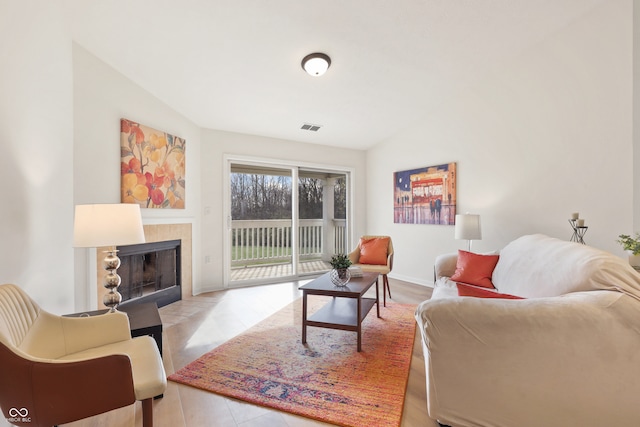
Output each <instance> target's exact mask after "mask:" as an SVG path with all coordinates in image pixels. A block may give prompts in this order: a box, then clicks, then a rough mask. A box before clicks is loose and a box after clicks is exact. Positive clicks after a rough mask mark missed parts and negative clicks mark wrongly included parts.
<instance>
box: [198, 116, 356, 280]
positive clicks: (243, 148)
mask: <svg viewBox="0 0 640 427" xmlns="http://www.w3.org/2000/svg"><path fill="white" fill-rule="evenodd" d="M265 108H268V106H265ZM225 154H227V155H240V156H250V157H255V158H262V159H280V160H285V161H288V162H300V164H304V165H308V164H317V165H335V166H342V167H347V168H352V169H353V170H354V177H353V178H354V179H355V181H354V182H355V194H353V195H352V197H353V201H354V210H355V212H356V215H355V217H354V221H353V223H354V224H353V226H354V235H355V236H359V235H360V234H364V233H365V232H366V230H365V227H364V225H365V222H366V210H365V207H366V205H365V198H364V195H365V189H366V183H365V176H366V166H365V152H364V151H360V150H347V149H340V148H335V147H326V146H321V145H314V144H302V143H297V142H292V141H286V140H281V139H273V138H266V137H261V136H254V135H243V134H238V133H231V132H223V131H216V130H206V131H204V132H203V139H202V159H203V164H202V175H201V179H202V206H203V209H206V212H209V213H207V214H205V215H204V216H203V218H202V257H203V259H204V257H205V256H210V257H211V259H212V260H213V262H212V263H210V264H205V265H203V268H202V283H201V285H202V287H201V288H200V291H206V290H212V289H220V288H221V287H222V286H223V285H224V283H223V279H224V271H223V268H224V266H223V261H222V260H223V259H224V257H223V249H224V246H223V243H224V242H223V239H224V235H223V233H224V232H225V230H226V227H225V221H224V212H223V181H224V170H225V168H224V163H223V157H224V155H225Z"/></svg>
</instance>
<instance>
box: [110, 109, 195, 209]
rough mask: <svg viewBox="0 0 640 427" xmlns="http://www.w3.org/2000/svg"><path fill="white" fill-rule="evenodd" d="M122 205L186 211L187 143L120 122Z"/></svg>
mask: <svg viewBox="0 0 640 427" xmlns="http://www.w3.org/2000/svg"><path fill="white" fill-rule="evenodd" d="M120 156H121V164H120V175H121V180H120V183H121V201H122V203H137V204H139V205H140V207H141V208H158V209H184V206H185V164H184V161H185V140H184V139H183V138H179V137H177V136H174V135H171V134H168V133H166V132H162V131H159V130H156V129H153V128H150V127H148V126H144V125H141V124H139V123H136V122H133V121H131V120H127V119H121V120H120Z"/></svg>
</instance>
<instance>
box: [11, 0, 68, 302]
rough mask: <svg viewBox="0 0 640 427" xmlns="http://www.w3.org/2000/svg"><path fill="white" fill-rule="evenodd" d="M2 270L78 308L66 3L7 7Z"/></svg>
mask: <svg viewBox="0 0 640 427" xmlns="http://www.w3.org/2000/svg"><path fill="white" fill-rule="evenodd" d="M0 39H2V44H1V45H0V63H1V64H2V67H1V69H0V94H1V95H0V145H1V147H2V156H0V180H1V181H2V183H3V185H2V201H1V202H0V241H1V242H2V246H1V248H0V259H1V260H2V261H1V262H0V271H1V273H2V277H1V279H0V280H1V283H15V284H17V285H19V286H20V287H22V288H23V289H24V290H25V291H26V292H28V293H29V294H30V295H31V296H32V297H33V298H34V299H35V300H36V301H37V302H38V303H39V304H40V305H41V306H42V307H44V308H45V309H48V310H50V311H55V312H65V311H66V312H69V311H71V310H72V309H73V249H72V229H73V175H72V173H73V168H72V165H73V122H72V117H73V114H72V96H71V94H72V78H71V37H70V35H69V34H68V31H67V29H66V26H65V21H64V17H63V14H62V8H61V5H60V2H59V1H57V0H52V1H47V2H42V1H3V2H0Z"/></svg>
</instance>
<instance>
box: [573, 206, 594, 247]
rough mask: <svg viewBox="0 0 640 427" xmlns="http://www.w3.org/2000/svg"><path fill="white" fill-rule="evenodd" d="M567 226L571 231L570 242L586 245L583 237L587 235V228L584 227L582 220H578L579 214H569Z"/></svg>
mask: <svg viewBox="0 0 640 427" xmlns="http://www.w3.org/2000/svg"><path fill="white" fill-rule="evenodd" d="M569 225H571V228H572V229H573V234H572V235H571V239H570V241H571V242H576V243H580V244H583V245H586V243H585V242H584V235H585V234H587V229H588V228H589V227H587V226H586V225H584V219H582V218H580V214H579V213H578V212H574V213H572V214H571V219H570V220H569Z"/></svg>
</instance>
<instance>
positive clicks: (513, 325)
mask: <svg viewBox="0 0 640 427" xmlns="http://www.w3.org/2000/svg"><path fill="white" fill-rule="evenodd" d="M639 309H640V303H639V302H638V301H636V300H634V299H633V298H631V297H628V296H626V295H623V294H621V293H618V292H610V291H593V292H582V293H574V294H568V295H565V296H562V297H554V298H539V299H528V300H496V299H491V300H489V299H482V298H446V299H438V300H430V301H425V302H423V303H422V304H421V305H420V306H418V308H417V310H416V320H417V322H418V324H419V326H420V332H421V335H422V345H423V348H424V355H425V363H426V371H427V401H428V409H429V415H430V417H432V418H434V419H438V420H440V421H441V422H443V423H445V424H451V425H456V426H472V425H517V426H519V427H536V426H540V425H545V426H566V425H584V426H596V425H606V424H608V425H612V424H611V423H612V422H613V425H625V420H627V422H628V420H632V419H633V420H638V419H640V407H639V406H638V405H637V402H636V397H635V396H638V395H640V372H639V371H638V369H637V366H639V365H640V326H636V325H637V320H636V318H637V315H634V313H637V312H638V310H639ZM593 402H598V404H597V405H593ZM612 417H614V418H615V419H612Z"/></svg>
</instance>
